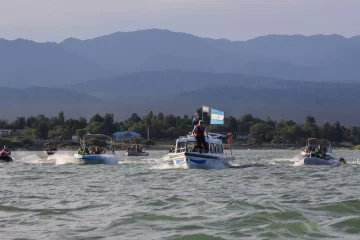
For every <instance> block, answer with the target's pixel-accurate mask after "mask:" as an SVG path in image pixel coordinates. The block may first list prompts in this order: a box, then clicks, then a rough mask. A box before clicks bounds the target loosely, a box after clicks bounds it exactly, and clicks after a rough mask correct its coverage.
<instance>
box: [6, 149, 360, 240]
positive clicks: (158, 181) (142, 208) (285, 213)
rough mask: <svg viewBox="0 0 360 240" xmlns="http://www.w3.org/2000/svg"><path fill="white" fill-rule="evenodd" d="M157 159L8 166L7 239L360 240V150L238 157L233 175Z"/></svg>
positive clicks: (19, 159)
mask: <svg viewBox="0 0 360 240" xmlns="http://www.w3.org/2000/svg"><path fill="white" fill-rule="evenodd" d="M150 153H151V156H150V157H125V156H124V155H123V153H122V152H120V153H118V159H119V165H117V166H105V165H78V164H75V161H74V159H73V157H72V153H71V152H59V153H57V154H56V155H54V156H51V157H47V156H44V154H43V153H42V152H13V155H14V158H15V162H13V163H10V164H8V163H2V164H0V181H1V184H0V236H1V239H147V240H150V239H360V227H359V226H360V184H359V183H360V172H359V166H360V165H359V166H358V165H357V164H356V159H360V151H336V154H337V155H338V156H342V157H344V158H345V159H346V160H347V161H348V163H349V164H347V165H344V166H304V165H302V164H301V161H299V159H298V158H297V157H296V156H297V155H298V152H297V151H289V150H249V151H247V150H242V151H234V155H236V157H237V160H236V162H235V164H238V165H240V164H246V163H251V162H257V163H262V164H264V165H265V167H253V168H245V169H225V170H195V169H178V168H174V167H173V166H172V165H171V164H168V163H166V162H164V161H162V160H161V157H162V156H163V155H164V154H165V151H151V152H150Z"/></svg>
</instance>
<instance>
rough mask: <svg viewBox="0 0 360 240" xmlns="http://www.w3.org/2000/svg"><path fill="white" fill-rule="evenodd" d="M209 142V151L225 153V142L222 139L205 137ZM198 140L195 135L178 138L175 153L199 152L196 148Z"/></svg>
mask: <svg viewBox="0 0 360 240" xmlns="http://www.w3.org/2000/svg"><path fill="white" fill-rule="evenodd" d="M205 141H206V143H207V144H208V149H209V153H211V154H224V148H223V143H222V141H221V140H220V139H213V138H211V137H209V138H205ZM196 146H197V141H196V139H195V138H194V137H192V136H191V137H190V136H188V137H180V138H179V139H177V140H176V146H175V150H174V152H175V153H183V152H199V150H198V149H197V148H196Z"/></svg>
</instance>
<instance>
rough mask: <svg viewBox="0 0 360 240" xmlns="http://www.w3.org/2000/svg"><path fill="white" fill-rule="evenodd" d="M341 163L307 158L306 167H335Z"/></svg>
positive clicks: (332, 160) (338, 160)
mask: <svg viewBox="0 0 360 240" xmlns="http://www.w3.org/2000/svg"><path fill="white" fill-rule="evenodd" d="M340 163H341V162H340V159H329V160H325V159H321V158H316V157H307V158H305V159H304V165H335V164H340Z"/></svg>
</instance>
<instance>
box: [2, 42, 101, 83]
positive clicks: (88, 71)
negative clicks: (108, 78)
mask: <svg viewBox="0 0 360 240" xmlns="http://www.w3.org/2000/svg"><path fill="white" fill-rule="evenodd" d="M105 74H106V73H105V72H104V71H102V70H101V69H100V68H99V67H98V65H97V64H96V63H95V62H93V61H92V60H89V59H86V58H84V57H80V56H78V55H77V54H76V53H73V52H69V51H66V50H64V49H63V48H62V47H61V46H60V45H58V44H56V43H35V42H33V41H28V40H22V39H18V40H14V41H8V40H3V39H0V86H9V87H29V86H59V85H63V84H66V83H74V82H81V81H84V80H89V79H92V78H95V77H99V76H104V75H105Z"/></svg>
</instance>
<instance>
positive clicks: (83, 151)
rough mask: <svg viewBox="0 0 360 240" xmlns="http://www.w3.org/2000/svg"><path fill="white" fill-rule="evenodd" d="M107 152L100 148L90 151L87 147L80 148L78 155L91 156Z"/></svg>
mask: <svg viewBox="0 0 360 240" xmlns="http://www.w3.org/2000/svg"><path fill="white" fill-rule="evenodd" d="M105 153H106V150H105V149H103V148H100V147H96V148H95V147H93V148H91V150H90V151H89V148H87V147H85V148H83V147H80V148H79V150H78V154H79V155H89V154H105Z"/></svg>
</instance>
